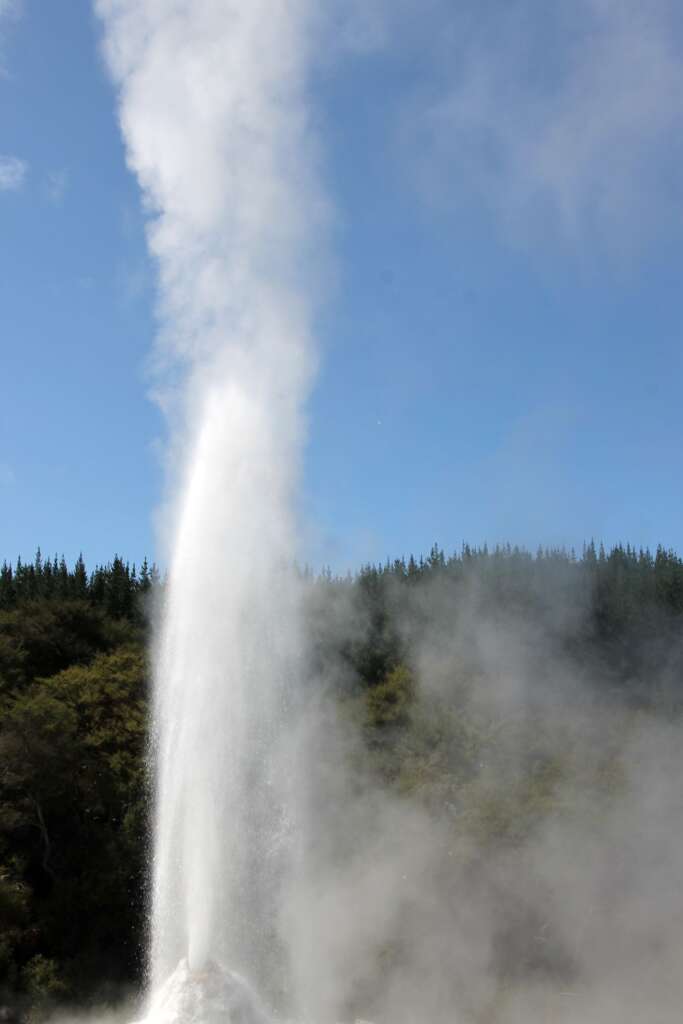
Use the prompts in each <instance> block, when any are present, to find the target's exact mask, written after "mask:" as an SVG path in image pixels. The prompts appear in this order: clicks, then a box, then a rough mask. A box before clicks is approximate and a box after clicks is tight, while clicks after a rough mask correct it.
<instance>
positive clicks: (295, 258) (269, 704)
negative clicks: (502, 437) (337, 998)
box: [95, 0, 324, 987]
mask: <svg viewBox="0 0 683 1024" xmlns="http://www.w3.org/2000/svg"><path fill="white" fill-rule="evenodd" d="M95 3H96V9H97V12H98V14H99V16H100V18H101V20H102V24H103V28H104V45H105V53H106V57H107V60H108V64H109V67H110V70H111V73H112V76H113V79H114V81H115V83H116V85H117V87H118V91H119V100H120V108H119V109H120V121H121V128H122V133H123V138H124V141H125V146H126V153H127V160H128V164H129V166H130V168H131V170H132V171H133V173H134V174H135V175H136V176H137V178H138V180H139V183H140V186H141V189H142V193H143V198H144V203H145V207H146V210H147V214H148V221H147V231H148V242H149V247H150V251H151V253H152V255H153V257H154V259H155V260H156V263H157V267H158V273H159V320H160V334H159V344H158V348H157V354H158V357H159V362H160V365H161V370H162V372H165V373H166V377H163V376H162V378H161V379H162V381H163V382H165V383H162V385H160V388H159V394H160V396H161V399H162V402H163V404H164V407H165V409H166V410H167V411H168V413H169V419H170V423H171V432H172V441H171V445H170V449H169V450H170V459H169V463H170V467H171V468H170V481H171V484H170V499H169V503H168V508H169V514H168V516H167V533H168V538H169V545H168V547H169V557H168V564H169V579H168V588H167V594H166V599H165V607H164V612H163V625H162V628H161V631H160V636H159V639H158V644H157V654H156V660H155V670H154V677H155V697H154V738H155V739H154V762H155V765H156V773H157V785H156V812H155V826H154V872H153V894H152V902H153V906H152V948H151V980H152V986H153V987H155V986H158V985H159V984H160V983H161V982H162V981H163V979H164V978H166V977H167V976H168V975H169V973H170V972H171V971H172V970H173V968H174V966H175V965H176V963H177V962H178V961H179V960H180V959H182V958H185V957H187V958H189V966H190V968H191V969H193V970H195V971H199V970H200V969H202V968H204V967H206V965H207V964H208V962H209V961H211V960H221V961H223V962H224V963H229V964H231V965H233V964H234V965H236V966H238V967H241V968H243V969H244V970H245V971H247V972H248V973H249V974H252V975H258V974H259V971H260V970H261V971H262V970H263V965H264V964H265V963H266V962H267V958H268V956H269V952H268V949H267V947H268V946H269V944H270V943H271V935H270V932H271V930H272V924H273V918H274V914H275V907H274V906H273V905H272V904H271V903H270V900H271V898H272V896H273V891H272V884H271V883H272V882H273V877H274V874H275V872H276V870H277V869H276V867H275V866H274V862H275V860H276V851H277V843H278V832H279V830H280V829H281V827H282V821H281V815H282V806H281V805H282V800H281V794H280V792H279V790H278V786H279V785H280V783H281V782H282V776H283V772H282V768H281V765H279V764H277V763H274V761H276V760H277V758H276V754H275V752H276V751H278V750H279V749H280V745H279V742H278V723H279V722H280V719H281V715H282V706H283V701H284V699H285V698H284V696H283V694H284V691H285V690H286V687H287V685H288V680H291V679H292V678H295V677H296V674H297V671H298V669H297V658H298V650H299V649H300V648H299V636H298V616H297V606H296V596H295V588H294V587H293V583H292V578H291V570H290V569H289V568H288V567H289V566H291V564H292V562H293V559H294V557H295V531H294V528H293V502H294V493H295V487H296V479H297V473H298V463H299V455H300V450H301V445H302V434H303V430H302V414H301V409H302V403H303V401H304V399H305V396H306V393H307V389H308V385H309V380H310V375H311V369H312V367H311V362H312V361H311V356H310V349H311V346H310V316H311V302H310V299H309V294H310V291H311V288H310V285H311V267H312V266H313V263H314V261H313V259H312V253H313V248H314V245H315V243H316V241H317V239H318V227H319V226H320V223H321V221H322V220H324V203H323V202H322V201H321V198H320V193H319V190H318V188H317V185H316V180H315V158H314V149H313V147H312V145H311V142H310V138H309V128H308V121H307V112H306V111H307V103H306V95H305V92H306V72H307V66H308V63H309V57H308V48H309V42H308V33H309V11H308V8H309V6H310V4H309V0H248V2H244V0H174V2H173V3H167V2H160V0H95ZM269 917H270V921H269Z"/></svg>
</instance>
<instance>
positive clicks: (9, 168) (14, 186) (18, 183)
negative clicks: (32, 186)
mask: <svg viewBox="0 0 683 1024" xmlns="http://www.w3.org/2000/svg"><path fill="white" fill-rule="evenodd" d="M27 173H28V164H27V163H26V161H25V160H20V159H19V157H16V156H0V192H16V191H18V189H20V188H21V187H22V185H23V184H24V181H25V180H26V175H27Z"/></svg>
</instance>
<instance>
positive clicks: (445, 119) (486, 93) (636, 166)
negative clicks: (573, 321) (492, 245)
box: [404, 0, 683, 244]
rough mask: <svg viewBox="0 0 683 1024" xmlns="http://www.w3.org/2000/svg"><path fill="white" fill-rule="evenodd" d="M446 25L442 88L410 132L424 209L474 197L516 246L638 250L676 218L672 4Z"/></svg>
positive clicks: (677, 114) (414, 110)
mask: <svg viewBox="0 0 683 1024" xmlns="http://www.w3.org/2000/svg"><path fill="white" fill-rule="evenodd" d="M441 17H442V18H444V20H445V21H447V26H446V30H445V31H444V33H443V37H444V42H443V43H442V44H440V46H439V47H435V50H436V51H437V52H438V54H439V56H438V60H437V62H436V63H437V66H438V67H439V71H438V73H437V78H438V82H436V83H434V84H433V86H432V87H430V89H429V90H424V91H423V92H422V93H421V95H420V98H419V99H418V100H416V101H415V103H414V105H413V106H412V107H411V110H410V113H409V115H407V117H406V118H405V121H404V130H405V138H406V145H407V146H408V147H409V149H410V154H409V155H408V159H409V161H411V162H412V163H413V166H416V168H417V174H418V178H419V180H420V182H421V187H422V188H423V190H424V192H425V194H426V195H428V196H429V198H430V200H432V201H433V200H434V199H435V198H436V201H437V202H447V203H449V204H453V203H454V204H455V205H464V204H467V203H469V202H471V201H472V200H473V199H476V200H478V201H480V202H482V203H484V204H485V205H486V206H487V207H488V208H489V209H490V210H491V211H492V212H493V213H494V215H495V216H496V217H497V218H498V219H499V220H500V221H501V223H502V224H503V225H504V227H505V230H507V231H508V232H510V233H511V235H512V236H513V237H515V238H517V239H519V237H520V236H522V237H524V236H526V237H529V236H531V237H534V236H537V235H538V234H539V233H540V234H541V235H543V234H545V233H547V232H548V230H550V232H551V233H554V234H556V235H557V236H559V237H562V238H563V239H564V240H565V241H569V242H576V241H578V240H586V239H589V238H591V239H598V240H600V239H601V240H603V241H605V240H606V241H607V242H609V243H613V242H615V241H616V243H617V244H621V243H624V242H625V241H628V239H629V238H630V237H631V236H634V235H635V236H636V238H637V239H638V240H642V238H643V237H644V236H647V235H648V234H649V233H650V231H651V230H652V229H653V228H656V227H661V226H662V223H663V222H664V221H665V220H666V218H667V217H669V216H670V215H676V214H677V213H678V211H680V200H681V187H680V183H679V177H680V176H679V174H678V171H677V164H678V163H679V158H680V142H679V140H680V137H681V128H682V127H683V100H682V99H681V97H683V62H682V61H681V52H682V44H683V29H682V26H681V24H680V12H677V10H676V7H675V5H672V4H671V3H670V2H669V0H655V2H653V3H649V4H639V3H636V2H633V0H619V2H616V0H579V2H577V3H575V4H570V5H557V4H552V5H546V4H543V3H540V2H538V0H517V2H514V3H512V4H497V5H495V6H494V7H493V8H492V7H491V5H482V6H481V7H479V6H477V8H476V11H474V12H472V11H469V12H468V11H467V10H466V9H465V10H461V11H459V12H458V14H457V15H454V16H451V17H449V18H448V19H446V18H445V16H444V15H442V16H441ZM416 161H417V163H416Z"/></svg>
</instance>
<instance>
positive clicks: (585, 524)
mask: <svg viewBox="0 0 683 1024" xmlns="http://www.w3.org/2000/svg"><path fill="white" fill-rule="evenodd" d="M10 7H13V8H14V9H13V10H10ZM356 7H357V9H356ZM644 7H646V8H647V11H646V12H643V11H642V10H641V8H644ZM349 8H350V9H351V10H352V12H353V13H352V15H350V16H348V17H347V18H346V20H345V22H344V24H343V25H341V27H340V30H339V32H338V33H337V34H336V35H335V37H334V38H332V36H331V37H330V40H329V49H326V47H325V45H324V44H325V41H324V40H322V41H321V53H320V59H319V62H318V65H317V67H316V72H315V80H314V82H313V88H312V102H314V103H315V117H316V121H317V123H318V124H319V131H320V139H321V143H322V147H323V152H324V157H325V169H324V173H325V180H326V187H327V191H328V194H329V196H330V198H331V199H332V202H333V204H334V206H335V209H336V215H337V225H336V228H335V231H334V235H333V246H334V252H333V257H334V262H335V267H336V282H335V285H334V289H333V292H332V294H331V296H330V299H329V301H328V302H327V304H326V306H325V311H324V315H323V317H322V320H321V323H320V325H319V338H320V349H321V353H322V359H321V370H320V374H319V377H318V381H317V385H316V388H315V391H314V393H313V395H312V399H311V402H310V409H309V419H310V438H309V445H308V449H307V453H306V462H305V479H304V486H303V497H302V521H303V522H304V523H305V533H306V537H307V541H306V553H307V555H308V557H309V558H310V560H311V561H312V562H313V563H314V564H318V565H319V564H321V563H323V562H330V563H332V564H333V565H334V566H336V567H345V566H346V565H356V564H358V563H359V562H360V561H363V560H366V559H384V558H385V557H386V556H387V555H389V556H391V557H393V556H395V555H400V554H402V553H406V554H407V553H409V552H411V551H412V552H415V553H418V552H420V551H426V550H428V549H429V547H430V546H431V544H432V543H433V542H434V541H435V540H436V541H438V542H439V543H440V544H441V545H442V546H444V547H445V548H446V549H451V548H455V547H458V546H459V545H460V543H461V541H462V540H463V539H464V540H468V541H469V542H470V543H480V542H483V541H485V540H486V541H488V542H489V544H491V543H495V542H496V541H506V540H510V541H511V542H513V543H524V544H527V545H530V546H532V547H535V546H536V545H537V544H539V543H540V544H566V545H575V546H577V547H580V545H581V543H582V541H583V540H584V538H585V539H589V538H590V537H591V536H593V537H595V538H596V539H603V540H604V541H605V543H611V542H614V541H616V540H620V539H621V540H623V541H624V542H626V541H630V542H631V543H635V544H636V545H640V544H642V545H651V546H652V545H656V544H657V543H658V542H661V543H663V544H665V545H667V546H668V545H671V546H674V547H677V548H678V549H679V550H681V549H683V522H682V519H681V508H682V499H683V473H682V472H681V470H682V466H681V439H682V436H683V402H682V401H681V394H682V389H681V371H682V369H683V367H682V363H683V347H682V345H681V295H682V294H683V262H682V261H681V258H680V252H681V243H682V241H683V185H682V183H681V155H682V154H681V146H682V143H681V140H682V139H683V131H682V130H681V129H682V128H683V26H682V25H681V16H680V14H679V12H678V11H677V9H676V7H675V6H674V5H672V4H670V3H668V2H667V0H661V2H660V0H653V2H652V3H650V4H647V5H642V4H636V3H631V2H630V0H623V2H622V3H620V4H612V5H610V4H607V5H605V4H599V3H598V2H597V0H577V3H576V4H572V5H564V4H547V3H546V2H545V0H514V2H510V0H488V2H483V3H482V2H481V0H476V2H475V0H472V2H470V0H462V2H460V3H456V4H453V3H448V2H446V0H422V2H420V3H418V0H401V2H400V3H394V4H389V3H388V0H387V2H386V3H383V2H382V0H367V3H366V4H364V5H363V4H356V3H350V4H349ZM569 8H571V11H570V10H569ZM0 61H1V62H2V69H3V73H2V77H0V354H1V362H0V371H1V372H2V381H3V387H2V403H1V406H0V409H1V412H0V503H1V504H0V507H1V509H2V517H1V519H0V524H1V527H2V530H1V535H0V559H1V558H3V557H6V558H12V559H13V558H15V557H16V555H17V554H21V555H22V556H29V555H31V554H32V553H33V551H34V550H35V547H36V545H38V544H40V545H41V547H42V549H43V552H44V553H45V554H48V553H53V552H55V551H56V552H58V553H60V554H61V553H62V552H64V553H65V555H66V557H67V559H69V560H72V559H73V558H75V557H76V555H77V554H78V552H79V551H80V550H82V551H83V553H84V555H85V557H86V560H87V561H88V562H89V563H93V562H94V561H102V560H107V559H109V558H110V557H111V556H112V555H113V553H114V552H120V553H123V554H124V555H125V556H126V557H128V558H130V559H131V560H137V561H139V560H141V558H142V557H143V555H145V554H147V555H148V556H149V557H153V556H154V553H155V540H154V514H155V508H156V507H157V505H158V503H159V500H160V498H161V495H162V490H163V474H162V470H161V461H160V452H161V451H162V450H163V444H164V423H163V419H162V417H161V415H160V413H159V412H158V410H157V408H156V407H155V405H154V404H153V403H152V402H151V401H150V399H149V398H148V391H149V389H150V386H151V381H150V377H149V373H148V357H149V352H150V350H151V345H152V340H153V336H154V279H153V270H152V268H151V267H150V264H149V263H148V260H147V256H146V251H145V243H144V232H143V218H142V214H141V211H140V208H139V202H138V193H137V186H136V184H135V182H134V181H133V179H132V178H131V177H130V175H129V174H128V173H127V171H126V169H125V165H124V159H123V151H122V145H121V142H120V138H119V133H118V128H117V124H116V120H115V112H114V97H113V93H112V90H111V87H110V85H109V83H108V81H107V79H106V76H105V73H104V70H103V66H102V62H101V60H100V57H99V54H98V49H97V29H96V25H95V23H94V20H93V17H92V14H91V11H90V6H89V3H88V2H86V0H69V2H68V3H62V4H57V3H52V2H50V3H45V2H44V0H24V2H23V3H22V4H14V5H12V4H9V3H8V0H0Z"/></svg>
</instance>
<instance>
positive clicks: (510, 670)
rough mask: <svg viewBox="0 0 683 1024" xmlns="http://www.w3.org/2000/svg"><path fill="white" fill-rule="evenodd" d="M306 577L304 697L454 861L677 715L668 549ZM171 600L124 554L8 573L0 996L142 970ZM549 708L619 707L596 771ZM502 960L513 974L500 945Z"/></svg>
mask: <svg viewBox="0 0 683 1024" xmlns="http://www.w3.org/2000/svg"><path fill="white" fill-rule="evenodd" d="M303 580H304V583H305V587H306V594H307V615H308V620H309V621H308V635H309V637H310V644H311V648H310V678H311V683H310V685H311V686H312V687H319V686H320V685H322V683H321V681H324V684H325V685H326V686H327V687H328V688H329V689H330V690H331V691H332V693H333V695H334V700H335V701H336V702H337V704H338V706H339V708H340V709H341V713H342V717H343V718H344V719H345V720H346V721H347V722H348V723H350V728H352V729H353V730H355V733H356V735H357V736H358V737H360V741H361V742H360V747H361V749H362V751H363V753H362V754H359V753H358V751H356V754H355V755H354V756H356V757H359V758H361V759H362V760H363V761H364V770H366V769H367V771H369V772H371V773H372V776H373V778H375V779H376V780H378V781H379V784H381V785H382V786H386V787H389V788H390V789H391V790H392V791H393V792H395V793H396V794H399V795H400V797H401V798H404V799H407V800H416V801H418V802H419V803H420V805H421V806H422V807H424V808H427V809H428V812H429V813H430V814H433V815H434V816H435V817H436V818H438V819H449V820H450V817H449V816H451V817H453V816H454V815H455V817H454V818H453V820H454V821H456V824H454V825H453V835H454V837H455V839H457V840H458V842H459V843H460V846H458V847H457V849H459V850H460V851H461V854H462V856H466V851H467V850H472V849H474V848H476V849H477V850H480V851H481V850H484V849H487V848H499V847H500V846H501V845H506V846H512V847H514V846H515V844H520V843H523V842H524V841H525V839H526V837H528V835H529V834H530V833H531V832H532V831H533V829H534V828H535V827H536V824H537V822H538V821H539V820H541V819H542V818H543V817H544V816H546V815H548V814H549V813H554V812H555V811H556V810H557V809H558V807H559V806H560V805H561V803H562V801H565V802H566V800H567V793H568V791H570V790H571V789H574V790H579V789H581V788H586V787H587V788H592V789H594V790H595V789H597V790H599V791H600V792H601V793H603V794H604V795H605V798H609V797H610V794H612V793H613V792H615V791H617V790H618V789H619V786H620V784H621V775H620V765H619V749H620V742H621V738H622V737H623V733H624V730H628V728H629V724H628V722H629V718H628V716H630V715H636V714H643V713H646V714H649V715H660V716H664V717H666V718H671V717H672V716H676V715H678V713H679V711H680V709H681V706H682V698H683V676H682V669H683V645H682V644H681V636H682V629H681V627H682V625H683V562H682V561H681V559H680V558H679V557H678V556H677V555H676V554H674V553H673V552H671V551H666V550H663V549H659V550H658V551H657V552H656V553H655V554H654V555H652V554H651V553H649V552H647V551H645V552H644V551H638V552H636V551H634V550H633V549H631V548H629V547H627V548H623V547H621V546H618V547H615V548H614V549H612V550H611V551H610V552H609V553H606V552H604V551H603V550H602V548H600V549H599V550H597V551H596V549H595V547H594V546H593V545H592V544H591V545H589V546H587V547H586V548H585V550H584V551H583V552H582V555H581V557H578V558H577V557H576V556H575V555H574V554H573V553H571V552H569V553H568V552H564V551H539V552H538V553H537V554H536V555H535V556H532V555H530V554H529V553H528V552H525V551H521V550H519V549H517V548H509V547H507V548H502V549H501V548H497V549H495V550H493V551H488V550H487V549H486V548H484V549H480V550H471V549H470V548H468V547H464V548H463V550H462V551H461V552H460V553H459V554H458V555H455V556H452V557H449V558H447V557H446V556H445V555H444V554H443V552H441V551H440V550H439V549H438V548H436V547H435V548H433V550H432V551H431V553H430V555H429V557H428V558H427V559H426V560H422V559H420V561H416V560H415V559H413V558H410V559H409V560H408V561H407V562H406V561H404V560H398V561H396V562H393V563H388V564H387V565H385V566H379V567H375V566H366V567H365V568H363V569H362V570H361V571H360V572H359V573H358V574H357V575H356V576H355V577H351V576H348V577H346V578H336V577H333V576H332V575H331V574H330V573H324V574H323V575H322V576H320V577H316V578H313V577H312V576H311V575H310V574H303ZM162 587H163V584H162V583H161V582H160V580H159V576H158V573H157V572H156V570H154V569H150V568H149V567H148V566H147V564H146V563H145V564H144V565H143V567H142V569H141V570H140V572H136V570H135V568H134V567H133V568H130V567H129V566H128V565H127V564H125V563H124V562H123V561H122V560H121V559H120V558H115V559H114V561H113V562H112V563H111V564H110V565H108V566H104V567H99V568H97V569H96V570H95V571H94V572H93V573H92V574H90V575H88V573H87V571H86V568H85V566H84V564H83V561H82V559H79V560H78V562H77V563H76V565H75V567H74V568H73V569H68V568H67V566H66V564H65V563H64V560H63V559H62V560H61V561H58V560H57V559H54V560H53V561H43V559H42V558H41V556H40V553H39V554H38V555H37V556H36V559H35V561H34V562H33V563H32V564H29V565H22V564H21V563H17V565H16V566H9V565H7V564H6V565H4V566H3V568H2V571H1V572H0V772H1V775H0V784H1V788H0V1002H2V1001H6V1002H13V1003H15V1004H18V1003H20V1002H22V1001H23V1003H25V1004H26V1005H32V1006H40V1005H41V1003H42V1004H44V1003H47V1002H50V1003H51V1002H53V1001H55V1000H56V1001H60V1000H64V1001H69V1000H76V999H78V1000H82V999H83V998H84V997H87V995H88V994H89V993H90V992H94V991H95V990H97V991H98V992H99V993H100V994H101V992H102V990H103V987H104V985H105V983H108V984H110V985H111V986H116V985H119V984H123V983H126V982H129V981H135V980H136V979H137V978H139V976H140V972H141V970H142V966H143V964H142V957H141V947H142V945H143V942H144V918H145V902H146V898H145V885H146V875H145V871H146V867H145V865H146V852H147V851H146V846H147V827H148V826H147V813H148V805H149V800H148V778H147V772H146V761H145V756H146V732H147V708H148V669H147V661H146V651H147V647H148V633H149V620H150V615H151V608H152V603H153V599H154V594H155V591H160V590H161V589H162ZM492 652H493V653H492ZM506 676H510V677H512V676H515V678H517V677H521V676H523V677H525V679H526V683H527V684H528V685H527V687H526V689H525V698H524V713H523V714H521V715H520V714H519V713H515V714H514V715H513V714H510V715H507V716H506V715H501V713H500V706H501V705H500V702H499V703H498V704H497V705H496V711H495V713H494V712H493V711H492V702H491V699H490V695H491V693H492V692H495V689H496V686H498V685H499V683H500V680H502V679H503V678H504V677H506ZM501 685H502V684H501ZM549 694H552V695H553V700H554V701H555V704H554V706H555V707H556V706H557V702H558V701H559V702H560V703H561V705H562V706H563V707H568V706H570V705H571V706H572V707H580V708H583V709H586V708H590V707H593V706H598V705H599V706H600V707H601V708H603V709H604V708H605V707H607V708H609V709H610V713H611V718H610V720H611V721H612V723H613V726H614V728H613V731H610V730H609V729H608V730H605V729H604V728H603V727H602V726H601V729H602V731H601V733H600V738H599V741H598V742H597V743H592V745H591V750H592V751H593V753H592V754H591V755H590V756H587V755H586V745H585V744H582V743H580V742H578V741H577V740H576V737H572V736H571V735H570V734H571V731H572V728H573V727H574V726H573V725H572V724H568V720H567V719H566V717H565V718H558V716H557V715H551V714H548V712H547V706H548V704H547V700H548V695H549ZM577 720H578V719H577ZM592 739H593V740H594V739H595V737H592ZM520 753H521V754H522V755H523V756H520ZM560 780H562V783H563V784H562V786H560V785H559V781H560ZM454 809H457V815H456V812H455V810H454ZM507 948H508V947H506V949H507ZM501 963H502V964H503V967H502V968H501V969H503V970H504V971H507V972H508V973H510V972H511V973H514V972H515V971H516V970H519V969H520V965H519V963H517V961H514V962H511V961H510V957H509V955H508V953H507V952H505V953H501ZM531 966H532V967H533V966H534V965H531ZM523 967H524V969H526V968H528V967H529V964H528V963H527V961H526V960H525V961H524V964H523Z"/></svg>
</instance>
